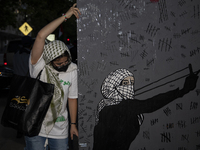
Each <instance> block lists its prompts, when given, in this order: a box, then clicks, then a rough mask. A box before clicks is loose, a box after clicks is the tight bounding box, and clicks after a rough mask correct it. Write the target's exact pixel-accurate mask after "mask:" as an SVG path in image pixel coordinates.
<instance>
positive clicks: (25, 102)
mask: <svg viewBox="0 0 200 150" xmlns="http://www.w3.org/2000/svg"><path fill="white" fill-rule="evenodd" d="M41 72H42V70H41V71H40V73H39V74H38V76H37V78H36V79H35V78H31V77H27V76H19V75H14V77H13V79H12V82H11V86H10V92H9V96H8V99H7V100H8V101H7V105H6V107H5V110H4V113H3V116H2V118H1V124H2V125H3V126H4V127H11V128H14V129H16V130H18V131H20V132H23V133H24V135H26V136H29V137H32V136H36V135H38V134H39V132H40V129H41V126H42V122H43V120H44V117H45V115H46V113H47V110H48V108H49V105H50V103H51V100H52V98H53V94H54V85H53V84H50V83H45V82H42V81H40V80H39V77H40V75H41Z"/></svg>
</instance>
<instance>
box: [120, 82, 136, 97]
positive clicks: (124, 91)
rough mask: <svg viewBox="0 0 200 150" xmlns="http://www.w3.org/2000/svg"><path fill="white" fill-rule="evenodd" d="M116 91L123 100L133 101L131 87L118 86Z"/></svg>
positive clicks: (132, 89)
mask: <svg viewBox="0 0 200 150" xmlns="http://www.w3.org/2000/svg"><path fill="white" fill-rule="evenodd" d="M116 89H117V91H118V92H119V93H120V95H121V96H122V97H123V98H124V99H134V88H133V85H120V86H118V87H116Z"/></svg>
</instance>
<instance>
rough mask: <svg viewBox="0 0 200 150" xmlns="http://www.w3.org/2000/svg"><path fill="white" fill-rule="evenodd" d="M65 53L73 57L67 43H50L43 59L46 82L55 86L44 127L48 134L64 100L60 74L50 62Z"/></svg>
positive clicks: (45, 47)
mask: <svg viewBox="0 0 200 150" xmlns="http://www.w3.org/2000/svg"><path fill="white" fill-rule="evenodd" d="M65 51H67V52H68V53H69V56H70V57H71V55H70V52H69V49H68V47H67V46H66V45H65V43H63V42H62V41H58V40H55V41H52V42H49V43H48V44H46V45H45V46H44V51H43V59H44V61H45V64H46V65H45V67H44V68H45V71H46V72H45V73H46V77H45V80H46V82H47V83H51V84H54V85H55V88H54V95H53V99H52V101H51V104H50V106H49V109H48V111H47V114H46V116H45V119H44V121H43V125H44V126H45V129H46V133H47V134H48V133H49V132H50V131H51V129H52V128H53V126H54V124H55V122H56V119H57V117H58V115H59V114H60V111H61V109H62V104H63V100H64V93H63V88H62V85H61V84H60V81H59V77H58V72H57V71H55V69H54V68H53V67H52V65H51V63H50V62H51V61H52V60H54V59H55V58H57V57H58V56H60V55H62V54H64V52H65ZM68 59H70V58H68ZM68 71H69V70H68Z"/></svg>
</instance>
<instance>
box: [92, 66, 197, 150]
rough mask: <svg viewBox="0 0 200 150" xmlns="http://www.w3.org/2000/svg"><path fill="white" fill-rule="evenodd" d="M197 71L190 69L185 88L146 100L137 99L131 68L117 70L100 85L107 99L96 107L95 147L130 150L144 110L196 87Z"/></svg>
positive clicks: (108, 149)
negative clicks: (129, 69)
mask: <svg viewBox="0 0 200 150" xmlns="http://www.w3.org/2000/svg"><path fill="white" fill-rule="evenodd" d="M198 72H199V71H198ZM198 72H197V73H193V72H192V71H191V72H190V75H189V76H188V77H186V79H185V83H184V87H183V88H182V89H179V88H177V89H174V90H171V91H168V92H165V93H161V94H158V95H156V96H153V97H151V98H148V99H146V100H138V99H135V97H134V82H135V81H134V80H135V79H134V76H133V74H132V73H131V72H130V71H128V70H127V69H118V70H115V71H114V72H111V73H110V74H109V75H108V76H107V77H106V79H105V80H104V82H103V84H102V87H101V92H102V95H103V96H104V99H102V100H101V101H100V102H99V104H98V107H97V116H96V126H95V128H94V145H93V150H128V149H129V147H130V144H131V143H132V142H133V140H134V139H135V138H136V136H137V135H138V133H139V131H140V125H141V124H142V122H143V120H144V117H143V113H152V112H154V111H156V110H158V109H160V108H162V107H163V106H165V105H167V104H168V103H170V102H172V101H174V100H176V99H178V98H181V97H183V96H184V95H185V94H187V93H189V92H190V91H192V90H194V89H195V88H196V83H197V80H198V76H197V74H198Z"/></svg>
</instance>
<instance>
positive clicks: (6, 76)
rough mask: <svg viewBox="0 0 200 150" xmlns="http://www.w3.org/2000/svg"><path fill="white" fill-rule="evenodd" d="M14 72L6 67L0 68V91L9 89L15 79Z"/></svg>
mask: <svg viewBox="0 0 200 150" xmlns="http://www.w3.org/2000/svg"><path fill="white" fill-rule="evenodd" d="M13 75H14V74H13V70H12V69H10V68H8V67H6V66H0V89H9V88H10V83H11V80H12V77H13Z"/></svg>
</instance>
